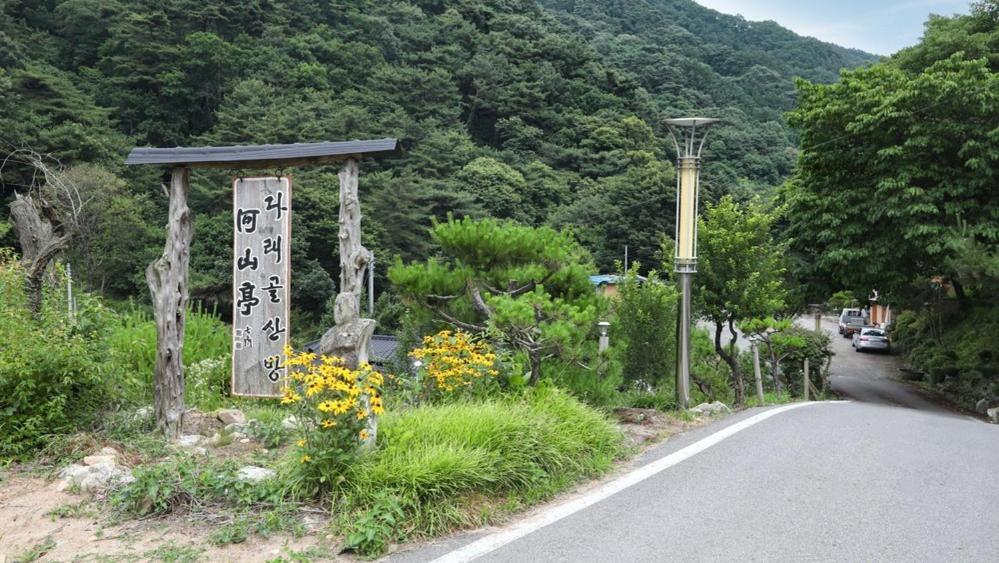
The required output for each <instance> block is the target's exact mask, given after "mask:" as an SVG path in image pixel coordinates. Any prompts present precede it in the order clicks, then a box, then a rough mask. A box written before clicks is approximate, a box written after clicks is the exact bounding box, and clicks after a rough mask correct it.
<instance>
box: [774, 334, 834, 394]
mask: <svg viewBox="0 0 999 563" xmlns="http://www.w3.org/2000/svg"><path fill="white" fill-rule="evenodd" d="M773 341H774V352H775V353H776V355H777V357H778V358H781V360H780V373H781V375H782V376H783V378H784V382H785V385H786V386H787V388H788V389H791V390H795V391H794V392H795V393H796V394H798V395H800V394H801V388H802V376H803V375H804V372H805V358H808V368H809V373H808V375H809V381H811V383H812V385H814V386H815V388H816V389H821V388H822V380H823V377H824V375H823V372H824V370H825V368H826V364H827V363H828V361H829V358H831V357H832V356H833V351H832V347H831V344H832V342H831V340H830V339H829V335H828V334H826V333H825V332H815V331H814V330H810V329H807V328H804V327H800V326H796V325H791V326H790V327H788V328H787V329H785V330H782V331H781V332H780V333H778V334H777V335H775V336H774V338H773ZM761 352H762V350H761ZM763 359H764V358H761V360H763Z"/></svg>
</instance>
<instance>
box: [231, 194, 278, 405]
mask: <svg viewBox="0 0 999 563" xmlns="http://www.w3.org/2000/svg"><path fill="white" fill-rule="evenodd" d="M233 229H234V235H235V236H234V242H233V267H232V287H233V295H232V309H233V310H232V319H233V323H232V324H233V331H232V332H233V339H232V394H233V395H244V396H252V397H277V396H280V395H281V387H282V386H283V385H284V376H285V367H284V356H283V355H282V351H283V349H284V345H285V343H287V342H288V314H289V299H290V293H289V285H290V281H291V266H290V262H291V259H290V257H291V180H290V179H288V178H273V177H272V178H237V179H236V180H234V181H233Z"/></svg>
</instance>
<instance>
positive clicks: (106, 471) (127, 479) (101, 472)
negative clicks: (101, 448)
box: [57, 456, 135, 494]
mask: <svg viewBox="0 0 999 563" xmlns="http://www.w3.org/2000/svg"><path fill="white" fill-rule="evenodd" d="M104 457H107V456H88V458H87V459H90V461H92V462H94V463H90V464H85V465H80V464H73V465H70V466H69V467H66V468H65V469H63V470H62V471H60V472H59V478H60V479H61V481H60V482H59V485H58V486H57V489H58V490H60V491H64V490H66V489H69V488H70V487H73V486H78V487H79V488H80V490H81V491H83V492H85V493H91V494H94V493H98V494H100V493H107V492H108V491H111V490H114V489H116V488H118V487H122V486H124V485H127V484H129V483H131V482H132V481H135V478H134V477H132V472H131V471H129V470H128V468H125V467H121V466H119V465H118V464H117V463H115V462H114V460H112V461H110V462H107V461H104V460H101V461H99V462H98V461H97V460H95V459H93V458H104ZM84 463H86V461H85V462H84Z"/></svg>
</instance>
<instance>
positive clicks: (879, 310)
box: [867, 289, 892, 328]
mask: <svg viewBox="0 0 999 563" xmlns="http://www.w3.org/2000/svg"><path fill="white" fill-rule="evenodd" d="M867 302H868V303H870V317H869V318H870V320H869V321H868V322H869V323H871V324H872V325H874V326H879V327H882V328H885V327H887V326H888V325H890V324H891V322H892V315H891V306H889V305H887V304H884V303H881V302H880V295H879V294H878V290H876V289H872V290H871V295H870V297H868V298H867Z"/></svg>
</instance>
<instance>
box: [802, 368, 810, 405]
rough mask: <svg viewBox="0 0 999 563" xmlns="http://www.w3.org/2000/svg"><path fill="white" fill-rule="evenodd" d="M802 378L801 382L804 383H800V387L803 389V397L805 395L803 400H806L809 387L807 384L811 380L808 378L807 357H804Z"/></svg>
mask: <svg viewBox="0 0 999 563" xmlns="http://www.w3.org/2000/svg"><path fill="white" fill-rule="evenodd" d="M804 378H805V379H804V381H803V382H802V383H803V384H804V385H802V388H803V389H804V397H805V400H806V401H807V400H808V387H809V385H811V384H812V382H811V380H810V379H809V378H808V358H805V375H804Z"/></svg>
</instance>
